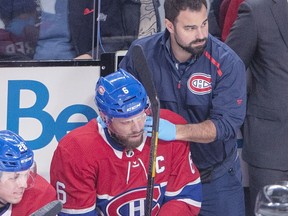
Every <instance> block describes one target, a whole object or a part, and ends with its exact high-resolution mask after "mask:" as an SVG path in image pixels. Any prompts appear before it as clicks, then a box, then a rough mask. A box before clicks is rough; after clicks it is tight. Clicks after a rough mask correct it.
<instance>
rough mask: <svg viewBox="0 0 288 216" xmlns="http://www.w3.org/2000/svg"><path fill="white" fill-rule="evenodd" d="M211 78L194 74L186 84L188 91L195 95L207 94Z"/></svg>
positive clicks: (203, 74) (210, 87)
mask: <svg viewBox="0 0 288 216" xmlns="http://www.w3.org/2000/svg"><path fill="white" fill-rule="evenodd" d="M211 80H212V79H211V76H210V75H208V74H205V73H194V74H192V75H191V76H190V78H189V79H188V82H187V86H188V89H189V90H190V91H191V92H192V93H194V94H197V95H204V94H209V93H210V92H211V90H212V85H211V83H212V81H211Z"/></svg>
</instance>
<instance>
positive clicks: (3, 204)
mask: <svg viewBox="0 0 288 216" xmlns="http://www.w3.org/2000/svg"><path fill="white" fill-rule="evenodd" d="M5 205H7V202H6V203H4V201H3V200H2V199H0V208H2V207H3V206H5Z"/></svg>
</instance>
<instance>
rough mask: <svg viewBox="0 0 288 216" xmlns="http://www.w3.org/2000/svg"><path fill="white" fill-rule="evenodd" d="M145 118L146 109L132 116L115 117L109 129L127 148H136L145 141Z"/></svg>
mask: <svg viewBox="0 0 288 216" xmlns="http://www.w3.org/2000/svg"><path fill="white" fill-rule="evenodd" d="M145 120H146V114H145V112H144V111H143V112H141V113H140V114H137V115H135V116H132V117H130V118H113V120H112V121H111V124H110V125H109V131H110V133H111V135H112V136H113V137H114V139H116V141H117V142H119V144H121V145H123V146H124V147H126V149H135V148H137V147H138V146H140V145H141V143H142V142H143V133H144V124H145Z"/></svg>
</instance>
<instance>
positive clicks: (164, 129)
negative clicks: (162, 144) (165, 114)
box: [144, 116, 176, 141]
mask: <svg viewBox="0 0 288 216" xmlns="http://www.w3.org/2000/svg"><path fill="white" fill-rule="evenodd" d="M152 124H153V119H152V117H151V116H147V118H146V123H145V127H144V130H145V131H146V132H147V136H149V137H151V136H152ZM158 138H159V139H161V140H165V141H172V140H175V138H176V125H175V124H173V123H171V122H169V121H167V120H165V119H162V118H160V122H159V131H158Z"/></svg>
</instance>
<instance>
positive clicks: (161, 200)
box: [50, 69, 202, 216]
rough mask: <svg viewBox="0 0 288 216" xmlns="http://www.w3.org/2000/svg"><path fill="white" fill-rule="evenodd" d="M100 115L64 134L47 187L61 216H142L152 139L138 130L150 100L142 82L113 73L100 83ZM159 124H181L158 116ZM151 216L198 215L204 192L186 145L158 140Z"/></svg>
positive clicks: (168, 116) (171, 116)
mask: <svg viewBox="0 0 288 216" xmlns="http://www.w3.org/2000/svg"><path fill="white" fill-rule="evenodd" d="M95 102H96V105H97V107H98V109H99V117H98V118H97V120H96V119H94V120H92V121H90V122H88V123H87V124H86V125H85V126H82V127H79V128H77V129H74V130H73V131H71V132H70V133H68V134H67V135H66V136H65V137H64V138H63V139H62V140H61V141H60V143H59V144H58V147H57V148H56V150H55V152H54V155H53V159H52V164H51V170H50V176H51V184H52V185H53V186H54V187H55V188H56V190H57V194H58V199H59V200H60V201H62V203H63V209H62V212H61V213H60V215H83V216H84V215H85V216H88V215H89V216H90V215H112V216H115V215H123V216H124V215H125V216H134V215H144V213H145V210H144V209H145V199H146V187H147V179H148V177H147V173H148V166H149V152H150V145H151V140H150V139H151V138H150V137H148V136H147V135H146V133H145V131H144V126H145V121H146V116H147V113H149V112H148V110H149V102H148V100H147V95H146V91H145V89H144V87H143V86H142V84H141V83H140V82H139V81H137V80H136V79H135V78H134V77H133V76H132V75H131V74H129V73H128V72H126V71H124V70H121V69H119V71H116V72H114V73H112V74H110V75H107V76H106V77H100V79H99V80H98V82H97V85H96V96H95ZM160 115H161V118H165V119H167V120H169V121H171V122H173V123H185V120H184V119H183V118H182V117H180V116H179V115H177V114H175V113H173V112H171V111H168V110H161V113H160ZM153 197H154V198H153V204H152V215H160V216H161V215H163V216H167V215H173V216H175V215H179V216H180V215H181V216H185V215H187V216H188V215H189V216H191V215H198V213H199V210H200V207H201V200H202V187H201V182H200V177H199V172H198V170H197V168H196V167H195V165H194V164H193V161H192V159H191V156H190V153H189V146H188V144H187V143H186V142H179V141H170V142H166V141H162V140H159V142H158V149H157V157H156V176H155V180H154V192H153Z"/></svg>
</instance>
